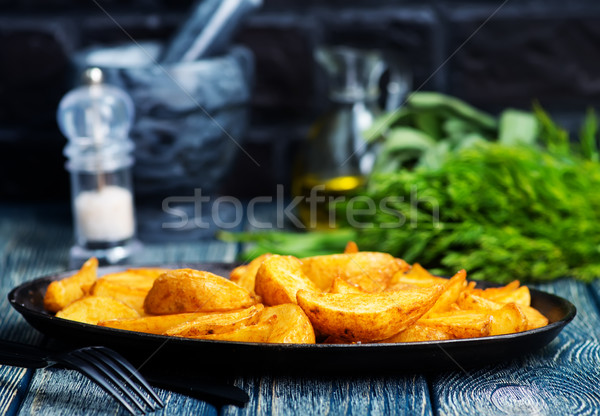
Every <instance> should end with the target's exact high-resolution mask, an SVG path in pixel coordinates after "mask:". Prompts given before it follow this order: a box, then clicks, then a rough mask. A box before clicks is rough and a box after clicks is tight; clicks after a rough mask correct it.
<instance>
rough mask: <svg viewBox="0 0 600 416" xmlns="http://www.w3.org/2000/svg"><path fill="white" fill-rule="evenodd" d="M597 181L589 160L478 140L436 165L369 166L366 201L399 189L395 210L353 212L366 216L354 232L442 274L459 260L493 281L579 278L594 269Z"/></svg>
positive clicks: (599, 237) (599, 221)
mask: <svg viewBox="0 0 600 416" xmlns="http://www.w3.org/2000/svg"><path fill="white" fill-rule="evenodd" d="M598 189H600V165H599V164H598V163H597V162H594V161H586V160H583V159H581V158H579V157H578V156H573V155H570V156H567V155H564V154H554V153H550V152H547V151H543V150H540V149H537V148H534V147H528V146H522V145H520V146H506V145H502V144H497V143H489V142H488V143H486V142H482V143H478V144H477V145H474V146H473V147H471V148H467V149H463V150H460V151H458V152H457V153H455V154H452V155H450V156H449V157H448V159H447V160H446V161H445V162H444V164H443V165H442V166H441V167H440V168H439V169H435V170H431V169H427V168H417V169H415V170H414V171H409V170H404V171H400V172H397V173H394V174H380V175H376V176H374V177H373V178H372V180H371V182H370V186H369V188H368V190H367V191H366V192H365V196H368V197H369V198H371V199H372V200H373V201H375V202H376V205H379V203H380V202H381V201H382V200H383V199H386V198H388V199H390V195H392V196H396V197H402V198H403V199H402V202H398V203H396V204H395V206H394V207H393V208H394V210H396V211H395V212H391V210H389V209H386V210H385V211H382V210H377V211H376V212H375V214H374V215H373V216H372V217H371V218H370V220H366V219H364V221H361V223H365V224H368V226H366V227H361V228H358V229H357V241H358V244H359V247H361V249H364V250H381V251H387V252H390V253H393V254H395V255H398V256H401V257H403V258H404V259H405V260H407V261H408V262H414V261H418V262H420V263H422V264H424V265H427V266H429V267H433V268H436V269H437V270H436V272H437V273H441V274H446V275H450V274H452V272H454V271H456V270H458V269H461V268H465V269H467V270H468V271H469V276H470V278H473V279H485V280H491V281H498V282H508V281H511V280H514V279H520V280H550V279H555V278H558V277H562V276H567V275H569V276H573V277H576V278H578V279H582V280H585V281H589V280H592V279H593V278H595V277H598V276H600V193H599V192H598ZM411 195H412V199H413V200H412V201H411ZM415 195H417V198H416V200H415V198H414V196H415ZM391 199H392V200H393V198H391ZM398 199H400V198H398ZM399 214H401V215H399ZM394 222H396V223H397V225H398V226H397V227H394V226H393V224H394ZM401 222H403V224H400V223H401Z"/></svg>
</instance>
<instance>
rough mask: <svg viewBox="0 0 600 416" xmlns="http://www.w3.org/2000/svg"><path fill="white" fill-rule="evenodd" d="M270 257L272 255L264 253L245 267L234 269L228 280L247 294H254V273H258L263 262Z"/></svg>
mask: <svg viewBox="0 0 600 416" xmlns="http://www.w3.org/2000/svg"><path fill="white" fill-rule="evenodd" d="M271 256H272V254H269V253H265V254H263V255H261V256H258V257H257V258H255V259H254V260H252V261H251V262H250V263H248V264H247V265H245V266H239V267H236V268H235V269H233V270H232V271H231V274H230V276H229V279H230V280H231V281H232V282H235V283H237V284H238V285H240V286H241V287H243V288H244V289H246V290H247V291H248V292H250V293H255V290H254V283H255V281H256V273H257V272H258V269H259V268H260V265H261V264H262V263H263V261H265V260H266V259H268V258H269V257H271Z"/></svg>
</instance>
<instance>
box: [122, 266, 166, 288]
mask: <svg viewBox="0 0 600 416" xmlns="http://www.w3.org/2000/svg"><path fill="white" fill-rule="evenodd" d="M171 270H172V269H163V268H160V267H135V268H132V269H127V272H129V273H134V274H137V275H140V276H146V277H148V278H151V280H152V281H155V280H156V279H158V277H159V276H160V275H161V274H164V273H166V272H169V271H171ZM150 286H152V285H150Z"/></svg>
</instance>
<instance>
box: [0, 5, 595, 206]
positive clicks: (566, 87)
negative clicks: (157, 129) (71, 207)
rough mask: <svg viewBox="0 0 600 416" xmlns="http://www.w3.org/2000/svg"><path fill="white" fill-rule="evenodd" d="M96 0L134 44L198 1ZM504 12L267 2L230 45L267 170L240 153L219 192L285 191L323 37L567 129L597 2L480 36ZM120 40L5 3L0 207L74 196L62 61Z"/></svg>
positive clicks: (580, 98)
mask: <svg viewBox="0 0 600 416" xmlns="http://www.w3.org/2000/svg"><path fill="white" fill-rule="evenodd" d="M97 1H98V4H100V5H101V6H102V7H103V8H104V9H105V10H106V11H107V12H108V13H110V14H111V15H112V16H113V17H114V18H115V20H117V21H118V22H119V24H120V25H122V26H123V28H124V29H125V30H126V31H127V32H128V33H130V34H131V35H132V36H133V37H134V38H135V39H136V40H142V39H165V40H166V39H168V38H169V36H170V35H171V33H172V32H173V30H174V28H175V27H177V26H178V25H179V24H180V23H181V22H182V21H183V20H184V19H185V17H186V15H187V12H188V10H189V8H190V6H191V4H192V2H191V1H189V0H168V1H167V0H163V1H161V0H121V1H119V0H97ZM501 4H502V2H501V1H477V2H462V1H454V0H437V1H435V0H429V1H422V2H406V1H391V0H387V1H386V0H373V1H366V0H363V1H357V0H355V1H342V0H339V1H336V0H328V1H325V0H323V1H317V0H313V1H307V0H265V5H264V7H263V9H262V10H261V11H260V12H259V13H256V14H255V15H253V16H252V17H251V18H250V19H248V21H247V22H246V24H245V25H244V27H243V29H242V30H241V32H240V33H239V35H238V36H237V39H238V41H239V42H240V43H243V44H245V45H247V46H249V47H250V48H251V49H252V50H253V51H254V53H255V56H256V70H257V72H256V87H255V94H254V98H253V103H252V126H251V128H250V130H249V132H248V134H247V137H245V138H244V144H243V145H244V148H245V149H246V150H247V151H248V152H249V153H250V154H251V155H252V157H253V158H255V159H256V160H257V161H258V162H259V163H260V165H261V166H260V167H257V166H255V165H254V163H253V162H252V161H251V160H250V159H249V158H247V157H244V156H243V155H240V157H239V158H238V161H237V163H236V166H235V169H234V171H233V172H232V175H231V176H230V178H229V180H228V182H227V184H226V185H225V187H224V189H223V192H224V193H228V194H232V195H236V196H241V197H245V196H253V195H259V194H262V195H265V194H266V195H269V194H271V193H272V192H273V190H274V187H275V184H277V183H284V184H286V183H288V181H289V166H290V160H291V157H292V154H293V153H294V149H295V148H296V147H297V144H298V143H299V141H301V140H302V139H303V138H304V136H305V134H306V130H307V126H308V125H309V124H310V122H311V121H312V120H314V118H315V117H316V116H317V115H318V114H319V113H320V112H321V111H322V110H323V108H324V107H325V103H326V98H325V95H324V90H323V88H322V86H321V83H320V82H319V80H318V79H316V78H317V77H316V76H315V70H314V65H313V59H312V50H313V48H314V46H315V45H316V44H318V43H320V42H323V41H325V40H332V39H333V40H335V41H338V42H339V41H348V42H356V41H360V42H361V43H363V44H370V45H372V46H374V47H381V48H387V49H390V50H393V51H394V52H397V53H399V54H401V55H402V56H404V58H405V60H406V62H407V63H408V64H409V66H410V67H411V68H412V71H413V74H414V87H415V88H416V87H421V86H422V87H423V89H429V90H437V91H442V92H446V93H449V94H453V95H456V96H458V97H461V98H463V99H465V100H467V101H469V102H470V103H472V104H474V105H476V106H479V107H481V108H484V109H487V110H489V111H492V112H496V111H498V110H499V109H501V108H503V107H505V106H514V107H520V108H529V107H530V105H531V102H532V100H533V99H539V100H540V102H541V103H542V105H543V106H544V107H545V108H547V109H548V110H550V111H551V112H552V114H553V115H554V116H555V117H557V118H558V119H559V120H560V121H562V122H563V123H564V124H565V126H566V127H567V128H570V129H573V128H574V126H576V125H577V124H578V122H579V120H580V119H581V117H582V115H583V113H584V111H585V109H586V108H587V107H588V106H596V105H597V104H598V103H599V102H600V5H598V2H596V1H594V0H588V1H583V0H577V1H569V2H566V1H533V0H531V1H524V0H512V1H508V2H507V3H506V4H505V5H504V6H503V7H502V8H501V9H500V10H499V11H497V13H496V14H495V15H494V16H493V18H491V19H490V20H489V21H488V22H487V23H485V25H483V27H481V28H480V26H482V24H484V22H485V21H486V19H488V17H489V16H491V15H492V14H494V12H495V11H496V10H497V9H498V7H499V6H500V5H501ZM478 28H480V29H479V30H478ZM474 32H476V33H475V34H474V35H473V36H472V37H471V35H472V34H473V33H474ZM128 41H129V38H128V37H127V36H126V35H125V34H124V33H123V32H122V31H121V29H119V28H118V27H117V26H116V25H115V24H114V22H113V21H111V20H110V19H109V18H108V17H107V16H106V14H105V13H104V12H103V11H102V10H101V9H100V7H99V6H98V5H97V4H95V3H94V1H93V0H25V1H17V0H12V1H11V0H0V201H25V200H28V201H55V200H58V201H67V200H68V194H69V181H68V176H67V173H66V171H65V170H64V166H63V164H64V159H63V157H62V148H63V147H64V145H65V143H66V140H65V138H64V137H62V135H61V134H60V133H59V131H58V129H57V127H56V122H55V111H56V107H57V104H58V102H59V100H60V98H61V96H62V95H63V94H64V93H65V92H66V90H67V85H68V84H67V80H66V79H65V78H66V77H65V74H66V73H67V69H68V57H69V55H70V54H71V53H72V52H73V51H75V50H77V49H79V48H82V47H86V46H90V45H97V44H114V43H121V42H128ZM463 43H464V45H463ZM461 45H463V46H462V47H461V48H459V47H460V46H461Z"/></svg>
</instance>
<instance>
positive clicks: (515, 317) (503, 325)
mask: <svg viewBox="0 0 600 416" xmlns="http://www.w3.org/2000/svg"><path fill="white" fill-rule="evenodd" d="M490 315H492V327H491V329H490V335H503V334H512V333H515V332H522V331H525V330H526V329H527V317H526V316H525V314H524V313H523V311H521V309H519V307H518V306H517V305H515V304H514V303H509V304H507V305H504V306H503V307H502V309H498V310H495V311H491V312H490Z"/></svg>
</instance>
